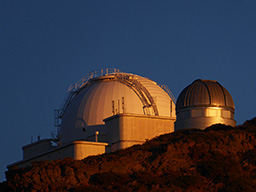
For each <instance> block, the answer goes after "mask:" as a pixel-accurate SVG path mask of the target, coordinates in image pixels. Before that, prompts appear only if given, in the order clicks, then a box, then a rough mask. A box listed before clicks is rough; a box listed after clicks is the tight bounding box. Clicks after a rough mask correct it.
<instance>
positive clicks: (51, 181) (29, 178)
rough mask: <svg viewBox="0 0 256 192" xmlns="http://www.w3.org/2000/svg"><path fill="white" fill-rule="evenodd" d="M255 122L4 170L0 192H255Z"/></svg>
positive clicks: (163, 136)
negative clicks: (81, 158) (101, 153)
mask: <svg viewBox="0 0 256 192" xmlns="http://www.w3.org/2000/svg"><path fill="white" fill-rule="evenodd" d="M255 147H256V118H254V119H252V120H250V121H247V122H245V123H244V124H243V125H241V126H237V127H235V128H233V127H230V126H225V125H220V124H219V125H214V126H211V127H209V128H207V129H206V130H204V131H202V130H197V129H193V130H183V131H177V132H175V133H171V134H167V135H161V136H159V137H157V138H154V139H152V140H150V141H147V142H146V143H145V144H143V145H137V146H133V147H130V148H128V149H124V150H120V151H117V152H115V153H111V154H104V155H100V156H92V157H88V158H86V159H84V160H82V161H75V160H73V159H70V158H68V159H64V160H58V161H42V162H36V163H34V164H33V166H32V167H27V168H25V169H17V168H13V169H11V170H9V171H8V172H6V178H7V181H6V182H4V183H1V185H0V191H97V192H98V191H111V192H112V191H125V192H129V191H175V192H179V191H204V192H205V191H220V192H221V191H223V192H224V191H225V192H228V191H230V192H233V191H246V192H247V191H251V192H253V191H256V148H255Z"/></svg>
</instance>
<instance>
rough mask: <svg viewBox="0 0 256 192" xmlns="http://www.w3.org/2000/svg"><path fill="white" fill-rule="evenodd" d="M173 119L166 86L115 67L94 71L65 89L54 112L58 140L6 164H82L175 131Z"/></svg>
mask: <svg viewBox="0 0 256 192" xmlns="http://www.w3.org/2000/svg"><path fill="white" fill-rule="evenodd" d="M175 120H176V112H175V98H174V97H173V95H172V94H171V92H170V90H169V89H168V87H167V86H161V85H158V84H157V83H156V82H154V81H152V80H150V79H148V78H145V77H142V76H139V75H134V74H130V73H123V72H120V71H119V70H117V69H105V70H98V71H94V72H92V73H89V74H88V75H87V76H85V77H84V78H82V79H81V80H80V81H79V82H77V83H75V84H74V85H71V86H70V87H69V89H68V92H67V96H66V98H65V100H64V102H63V104H62V106H61V107H60V109H59V110H56V111H55V126H56V127H57V128H58V134H57V139H55V140H53V139H43V140H39V141H37V142H35V143H31V144H29V145H26V146H23V160H22V161H19V162H17V163H14V164H12V165H10V166H14V165H16V166H18V167H24V166H27V165H29V164H30V163H31V162H32V161H38V160H54V159H61V158H64V157H72V158H74V159H77V160H80V159H83V158H85V157H87V156H89V155H98V154H102V153H106V152H112V151H116V150H119V149H123V148H126V147H130V146H132V145H134V144H142V143H144V142H145V141H146V140H147V139H151V138H154V137H156V136H159V135H161V134H166V133H170V132H173V131H174V122H175ZM53 142H54V143H55V146H53V145H52V144H53ZM10 166H9V167H10Z"/></svg>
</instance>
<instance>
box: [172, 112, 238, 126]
mask: <svg viewBox="0 0 256 192" xmlns="http://www.w3.org/2000/svg"><path fill="white" fill-rule="evenodd" d="M217 123H221V124H225V125H231V126H235V125H236V121H235V120H234V112H232V111H230V110H227V109H223V108H219V107H204V108H191V109H185V110H182V111H179V112H177V121H176V122H175V131H177V130H180V129H192V128H196V129H205V128H206V127H209V126H211V125H213V124H217Z"/></svg>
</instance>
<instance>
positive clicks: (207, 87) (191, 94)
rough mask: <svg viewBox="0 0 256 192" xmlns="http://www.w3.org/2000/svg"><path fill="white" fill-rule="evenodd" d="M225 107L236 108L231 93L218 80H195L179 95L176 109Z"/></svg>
mask: <svg viewBox="0 0 256 192" xmlns="http://www.w3.org/2000/svg"><path fill="white" fill-rule="evenodd" d="M203 106H212V107H223V108H229V109H232V110H233V111H234V110H235V105H234V102H233V99H232V97H231V95H230V93H229V92H228V91H227V90H226V89H225V88H224V87H223V86H222V85H221V84H219V83H218V82H217V81H212V80H202V79H198V80H195V81H194V82H193V83H192V84H190V85H189V86H187V87H186V88H185V89H184V90H183V91H182V92H181V94H180V95H179V97H178V100H177V105H176V110H177V111H178V110H181V109H185V108H191V107H203Z"/></svg>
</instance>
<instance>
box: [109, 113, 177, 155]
mask: <svg viewBox="0 0 256 192" xmlns="http://www.w3.org/2000/svg"><path fill="white" fill-rule="evenodd" d="M104 121H105V124H106V127H107V140H108V143H109V144H110V145H111V151H116V150H118V149H122V148H126V147H130V146H132V145H134V144H142V143H144V142H145V141H146V139H152V138H154V137H156V136H159V135H161V134H166V133H171V132H173V131H174V121H175V118H169V117H160V116H146V115H134V114H118V115H114V116H112V117H109V118H107V119H104Z"/></svg>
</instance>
